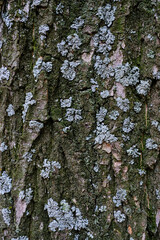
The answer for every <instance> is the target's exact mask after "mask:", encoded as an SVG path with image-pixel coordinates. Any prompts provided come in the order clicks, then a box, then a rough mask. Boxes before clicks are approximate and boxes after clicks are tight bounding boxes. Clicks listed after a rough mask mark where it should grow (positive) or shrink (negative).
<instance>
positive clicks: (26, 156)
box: [23, 149, 36, 162]
mask: <svg viewBox="0 0 160 240" xmlns="http://www.w3.org/2000/svg"><path fill="white" fill-rule="evenodd" d="M35 152H36V150H35V149H31V152H26V153H24V154H23V158H24V159H25V160H26V161H27V162H31V161H32V157H33V154H34V153H35Z"/></svg>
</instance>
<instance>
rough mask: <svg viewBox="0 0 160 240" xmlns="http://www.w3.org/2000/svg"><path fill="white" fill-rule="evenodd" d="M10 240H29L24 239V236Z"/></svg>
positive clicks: (27, 239)
mask: <svg viewBox="0 0 160 240" xmlns="http://www.w3.org/2000/svg"><path fill="white" fill-rule="evenodd" d="M11 240H29V238H28V237H26V236H21V237H18V238H11Z"/></svg>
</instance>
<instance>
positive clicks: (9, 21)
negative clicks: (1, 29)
mask: <svg viewBox="0 0 160 240" xmlns="http://www.w3.org/2000/svg"><path fill="white" fill-rule="evenodd" d="M2 19H3V21H4V23H5V25H6V26H7V28H8V29H10V28H11V27H12V25H13V19H12V18H10V15H9V13H8V12H5V13H4V12H2Z"/></svg>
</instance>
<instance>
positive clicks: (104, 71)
mask: <svg viewBox="0 0 160 240" xmlns="http://www.w3.org/2000/svg"><path fill="white" fill-rule="evenodd" d="M109 63H110V59H109V58H108V55H106V56H105V58H104V59H103V60H102V59H101V57H100V56H96V57H95V64H94V68H95V70H96V72H97V74H98V75H99V76H101V78H102V79H105V78H109V77H110V76H114V71H113V69H112V68H109V67H108V64H109Z"/></svg>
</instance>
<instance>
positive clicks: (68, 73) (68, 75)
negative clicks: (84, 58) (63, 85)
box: [61, 60, 80, 81]
mask: <svg viewBox="0 0 160 240" xmlns="http://www.w3.org/2000/svg"><path fill="white" fill-rule="evenodd" d="M79 64H80V61H76V62H73V61H72V62H69V61H68V60H65V61H64V63H63V64H62V67H61V72H62V73H63V75H62V76H63V77H64V78H65V79H67V80H69V81H72V80H73V79H75V77H76V71H75V68H76V67H77V66H78V65H79Z"/></svg>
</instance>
